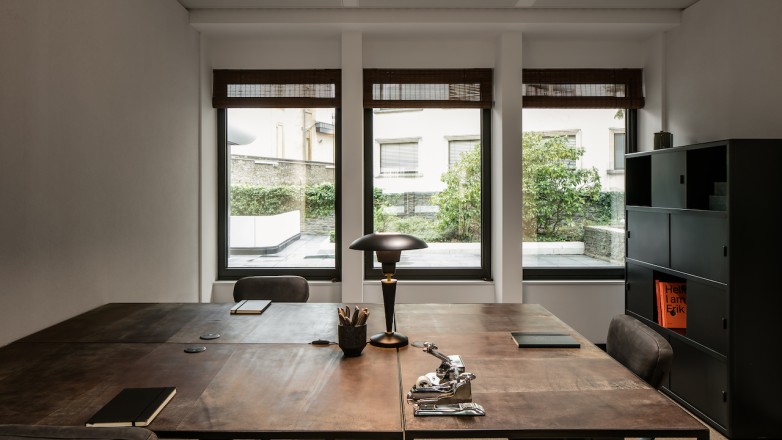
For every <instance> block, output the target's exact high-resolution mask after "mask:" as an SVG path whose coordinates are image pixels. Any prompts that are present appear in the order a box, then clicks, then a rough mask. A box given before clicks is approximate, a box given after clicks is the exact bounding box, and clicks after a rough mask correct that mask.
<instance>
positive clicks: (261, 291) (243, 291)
mask: <svg viewBox="0 0 782 440" xmlns="http://www.w3.org/2000/svg"><path fill="white" fill-rule="evenodd" d="M309 297H310V285H309V283H307V280H306V279H304V278H303V277H300V276H295V275H276V276H254V277H245V278H242V279H240V280H238V281H236V284H234V301H241V300H244V299H270V300H272V301H276V302H307V300H308V299H309Z"/></svg>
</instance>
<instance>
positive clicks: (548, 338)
mask: <svg viewBox="0 0 782 440" xmlns="http://www.w3.org/2000/svg"><path fill="white" fill-rule="evenodd" d="M511 335H513V339H515V340H516V343H517V344H519V348H581V344H580V343H579V342H578V341H576V340H575V339H574V338H573V337H572V336H570V335H569V334H567V333H536V332H511Z"/></svg>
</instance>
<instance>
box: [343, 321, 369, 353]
mask: <svg viewBox="0 0 782 440" xmlns="http://www.w3.org/2000/svg"><path fill="white" fill-rule="evenodd" d="M337 328H338V332H337V336H338V340H339V348H341V349H342V352H343V353H344V354H345V356H360V355H361V351H362V350H364V347H365V346H366V345H367V326H366V324H365V325H356V326H353V325H339V326H337Z"/></svg>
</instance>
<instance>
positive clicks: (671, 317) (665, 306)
mask: <svg viewBox="0 0 782 440" xmlns="http://www.w3.org/2000/svg"><path fill="white" fill-rule="evenodd" d="M656 284H657V289H656V290H657V295H658V297H659V301H660V302H659V305H658V314H657V319H658V320H659V321H660V325H661V326H663V327H665V328H682V329H684V328H687V283H680V282H669V281H656Z"/></svg>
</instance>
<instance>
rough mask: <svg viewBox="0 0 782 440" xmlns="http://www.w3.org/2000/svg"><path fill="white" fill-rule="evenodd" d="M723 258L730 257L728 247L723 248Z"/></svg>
mask: <svg viewBox="0 0 782 440" xmlns="http://www.w3.org/2000/svg"><path fill="white" fill-rule="evenodd" d="M722 256H723V257H727V256H728V247H727V246H722Z"/></svg>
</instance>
